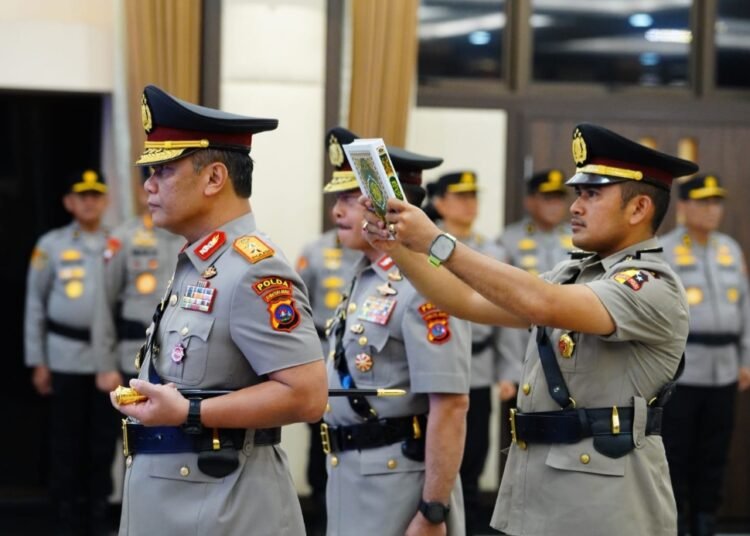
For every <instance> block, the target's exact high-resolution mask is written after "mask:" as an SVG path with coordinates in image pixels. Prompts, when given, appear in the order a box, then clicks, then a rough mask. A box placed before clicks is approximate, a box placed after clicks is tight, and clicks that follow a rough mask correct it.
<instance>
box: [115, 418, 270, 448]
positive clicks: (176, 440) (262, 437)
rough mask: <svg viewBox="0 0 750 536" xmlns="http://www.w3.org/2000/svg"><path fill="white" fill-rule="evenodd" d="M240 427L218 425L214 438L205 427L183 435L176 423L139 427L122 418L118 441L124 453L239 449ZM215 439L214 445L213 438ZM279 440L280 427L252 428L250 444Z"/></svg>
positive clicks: (241, 436) (210, 430)
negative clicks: (216, 440) (216, 441)
mask: <svg viewBox="0 0 750 536" xmlns="http://www.w3.org/2000/svg"><path fill="white" fill-rule="evenodd" d="M245 432H246V430H245V429H244V428H241V429H237V428H220V429H218V431H217V434H216V437H214V430H213V429H211V428H209V429H207V430H205V431H204V432H203V433H201V434H195V435H193V434H186V433H185V432H183V431H182V429H181V428H178V427H176V426H143V425H142V424H135V423H131V422H129V421H127V419H123V422H122V443H123V453H124V454H125V456H130V455H132V454H136V453H141V454H174V453H178V452H204V451H209V450H211V449H212V448H214V446H215V448H216V449H218V448H222V447H231V448H234V449H236V450H242V447H243V446H244V443H245ZM215 439H218V441H219V443H218V445H216V444H215V443H214V440H215ZM280 441H281V428H280V427H277V428H260V429H257V430H255V437H254V440H253V444H255V445H258V446H263V445H277V444H278V443H279V442H280Z"/></svg>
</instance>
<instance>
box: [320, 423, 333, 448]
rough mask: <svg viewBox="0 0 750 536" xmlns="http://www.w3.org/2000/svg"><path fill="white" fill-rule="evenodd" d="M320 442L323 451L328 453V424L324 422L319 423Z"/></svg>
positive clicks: (329, 446) (329, 444) (329, 439)
mask: <svg viewBox="0 0 750 536" xmlns="http://www.w3.org/2000/svg"><path fill="white" fill-rule="evenodd" d="M320 443H321V445H322V446H323V452H324V453H325V454H330V453H331V436H330V435H329V434H328V425H327V424H326V423H324V422H322V423H320Z"/></svg>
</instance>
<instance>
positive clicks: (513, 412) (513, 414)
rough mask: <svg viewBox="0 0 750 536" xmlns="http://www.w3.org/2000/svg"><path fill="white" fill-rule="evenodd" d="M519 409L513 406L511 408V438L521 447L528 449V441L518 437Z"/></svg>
mask: <svg viewBox="0 0 750 536" xmlns="http://www.w3.org/2000/svg"><path fill="white" fill-rule="evenodd" d="M517 412H518V411H517V410H516V408H511V410H510V418H509V420H510V440H511V442H513V443H515V444H516V445H517V446H518V448H519V449H521V450H526V441H521V440H519V439H518V436H517V435H516V413H517Z"/></svg>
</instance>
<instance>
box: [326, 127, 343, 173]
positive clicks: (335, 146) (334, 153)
mask: <svg viewBox="0 0 750 536" xmlns="http://www.w3.org/2000/svg"><path fill="white" fill-rule="evenodd" d="M328 160H329V161H330V162H331V165H332V166H334V167H339V166H341V164H343V163H344V150H343V149H342V148H341V144H340V143H339V140H338V138H336V136H334V135H333V134H331V137H330V138H329V140H328Z"/></svg>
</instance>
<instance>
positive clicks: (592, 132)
mask: <svg viewBox="0 0 750 536" xmlns="http://www.w3.org/2000/svg"><path fill="white" fill-rule="evenodd" d="M572 149H573V160H574V161H575V164H576V174H575V175H573V177H572V178H570V179H569V180H568V181H567V182H566V183H565V184H567V185H568V186H575V185H578V184H599V185H605V184H614V183H617V182H623V181H626V180H634V181H643V182H645V183H648V184H653V185H654V186H658V187H660V188H664V189H666V190H669V189H670V188H671V186H672V181H673V180H674V179H676V178H677V177H682V176H684V175H691V174H693V173H696V172H697V171H698V166H697V165H695V164H694V163H693V162H690V161H688V160H683V159H682V158H677V157H675V156H671V155H668V154H666V153H661V152H659V151H655V150H653V149H649V148H648V147H646V146H644V145H641V144H640V143H636V142H634V141H632V140H629V139H627V138H624V137H622V136H620V135H619V134H615V133H614V132H612V131H611V130H607V129H606V128H604V127H600V126H598V125H592V124H590V123H581V124H580V125H577V126H576V127H575V128H574V129H573V146H572Z"/></svg>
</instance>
